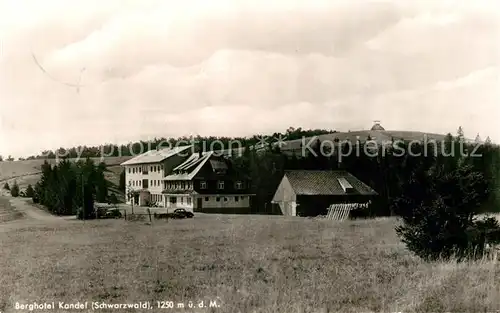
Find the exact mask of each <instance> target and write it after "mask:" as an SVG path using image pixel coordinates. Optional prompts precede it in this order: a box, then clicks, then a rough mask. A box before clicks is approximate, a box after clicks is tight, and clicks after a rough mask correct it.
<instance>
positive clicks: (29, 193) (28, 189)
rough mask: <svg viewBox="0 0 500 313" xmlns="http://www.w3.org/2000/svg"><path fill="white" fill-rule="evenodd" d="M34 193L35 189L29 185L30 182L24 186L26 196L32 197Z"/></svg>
mask: <svg viewBox="0 0 500 313" xmlns="http://www.w3.org/2000/svg"><path fill="white" fill-rule="evenodd" d="M34 195H35V190H34V189H33V187H32V186H31V184H28V187H26V197H28V198H33V196H34Z"/></svg>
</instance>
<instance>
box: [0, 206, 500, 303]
mask: <svg viewBox="0 0 500 313" xmlns="http://www.w3.org/2000/svg"><path fill="white" fill-rule="evenodd" d="M395 224H396V220H394V219H376V220H363V221H349V222H346V223H342V224H338V223H335V222H331V221H321V220H313V219H303V218H284V217H279V216H243V215H242V216H230V215H228V216H223V215H205V214H198V215H196V216H195V218H193V219H187V220H176V221H172V220H170V221H155V222H153V224H152V225H147V224H145V223H144V222H138V221H136V222H131V221H124V220H123V219H122V220H101V221H86V222H81V221H62V220H58V221H57V222H55V221H53V222H50V223H49V222H46V223H42V224H38V225H31V224H23V223H22V222H14V224H12V223H10V224H9V223H3V224H0V251H2V253H1V254H0V311H2V312H19V311H16V310H14V306H15V303H16V302H21V303H28V302H34V301H37V302H51V301H56V305H57V301H72V302H74V301H81V302H82V301H88V302H89V303H90V302H92V301H99V302H109V303H124V302H127V303H131V302H137V301H151V303H152V305H153V306H154V305H156V301H173V302H174V304H175V306H177V305H178V303H180V302H183V303H185V308H184V309H180V308H176V309H165V310H160V309H155V310H143V311H149V312H151V311H153V312H163V311H165V312H193V311H196V312H228V313H236V312H269V313H271V312H273V313H274V312H287V313H288V312H444V311H448V312H495V311H497V310H500V289H499V288H500V284H498V283H497V284H495V281H497V282H498V281H499V280H500V266H499V265H498V264H497V263H496V262H494V261H488V260H483V261H479V262H473V263H468V264H456V263H454V262H440V263H432V264H429V263H424V262H422V261H421V260H419V259H418V258H416V257H414V256H412V255H411V254H410V253H409V252H408V251H407V250H406V249H405V247H404V246H403V245H402V244H401V243H400V241H399V240H398V238H397V237H396V234H395V232H394V226H395ZM30 225H31V226H30ZM2 228H3V231H2ZM215 299H218V301H219V304H220V307H219V308H217V309H213V308H212V309H210V308H204V309H198V310H191V309H188V301H193V302H195V303H198V302H197V301H198V300H205V301H207V300H215ZM89 305H90V304H89ZM205 305H208V302H205ZM89 311H90V310H89ZM105 311H106V310H103V312H105ZM114 311H115V312H118V311H119V312H123V311H126V310H118V311H117V310H114ZM138 311H141V310H130V312H138ZM61 312H62V311H61Z"/></svg>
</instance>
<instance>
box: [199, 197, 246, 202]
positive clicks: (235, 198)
mask: <svg viewBox="0 0 500 313" xmlns="http://www.w3.org/2000/svg"><path fill="white" fill-rule="evenodd" d="M228 199H231V197H215V201H217V202H220V201H221V200H224V202H225V201H228ZM240 199H241V200H242V201H243V200H244V199H245V197H244V196H235V197H234V201H236V202H238V201H239V200H240ZM205 201H210V197H205Z"/></svg>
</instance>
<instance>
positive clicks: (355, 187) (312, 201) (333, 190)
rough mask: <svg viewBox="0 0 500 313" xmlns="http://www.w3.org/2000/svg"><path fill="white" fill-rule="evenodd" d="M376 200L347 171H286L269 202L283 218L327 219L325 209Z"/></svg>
mask: <svg viewBox="0 0 500 313" xmlns="http://www.w3.org/2000/svg"><path fill="white" fill-rule="evenodd" d="M375 196H377V192H375V191H374V190H373V189H372V188H371V187H370V186H368V185H366V184H365V183H363V182H362V181H360V180H359V179H358V178H356V177H355V176H354V175H352V174H351V173H349V172H347V171H310V170H294V171H286V172H285V175H284V176H283V178H282V180H281V182H280V184H279V186H278V188H277V190H276V192H275V194H274V197H273V200H272V202H273V203H275V204H278V205H279V207H280V209H281V212H282V213H283V215H289V216H297V215H299V216H317V215H326V214H327V210H328V207H329V206H330V205H331V204H336V203H356V204H365V203H368V202H369V201H371V200H372V199H373V197H375Z"/></svg>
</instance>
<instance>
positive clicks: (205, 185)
mask: <svg viewBox="0 0 500 313" xmlns="http://www.w3.org/2000/svg"><path fill="white" fill-rule="evenodd" d="M200 189H207V182H206V181H204V180H202V181H201V182H200Z"/></svg>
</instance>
